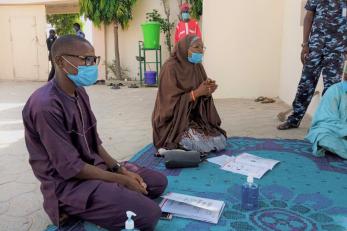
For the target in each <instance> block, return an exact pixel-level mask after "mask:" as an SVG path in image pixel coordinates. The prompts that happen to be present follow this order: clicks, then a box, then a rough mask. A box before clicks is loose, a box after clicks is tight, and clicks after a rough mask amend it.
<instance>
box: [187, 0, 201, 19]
mask: <svg viewBox="0 0 347 231" xmlns="http://www.w3.org/2000/svg"><path fill="white" fill-rule="evenodd" d="M202 1H203V0H189V4H190V5H191V9H190V12H191V14H192V16H193V17H194V18H196V19H198V20H200V17H201V15H202V10H203V9H202V8H203V3H202Z"/></svg>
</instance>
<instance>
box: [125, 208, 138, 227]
mask: <svg viewBox="0 0 347 231" xmlns="http://www.w3.org/2000/svg"><path fill="white" fill-rule="evenodd" d="M132 216H136V214H135V213H134V212H132V211H127V217H128V220H127V221H126V222H125V229H126V230H128V229H130V230H133V229H134V227H135V225H134V221H133V220H132V219H131V217H132Z"/></svg>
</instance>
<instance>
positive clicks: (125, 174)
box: [120, 168, 147, 189]
mask: <svg viewBox="0 0 347 231" xmlns="http://www.w3.org/2000/svg"><path fill="white" fill-rule="evenodd" d="M120 173H121V174H122V175H124V176H128V177H131V178H133V179H134V180H136V181H137V182H138V183H139V184H140V185H142V187H143V188H144V189H146V188H147V184H146V183H145V181H144V180H143V179H142V177H141V176H140V175H139V174H137V173H134V172H131V171H128V170H126V169H125V168H122V171H121V172H120Z"/></svg>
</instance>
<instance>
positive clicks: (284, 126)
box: [277, 121, 299, 130]
mask: <svg viewBox="0 0 347 231" xmlns="http://www.w3.org/2000/svg"><path fill="white" fill-rule="evenodd" d="M298 127H299V125H296V124H291V123H289V122H288V121H287V122H284V123H283V124H280V125H278V126H277V129H278V130H288V129H292V128H298Z"/></svg>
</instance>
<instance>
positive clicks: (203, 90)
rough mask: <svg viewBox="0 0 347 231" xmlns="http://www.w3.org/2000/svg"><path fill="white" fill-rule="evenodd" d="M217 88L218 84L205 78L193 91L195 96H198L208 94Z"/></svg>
mask: <svg viewBox="0 0 347 231" xmlns="http://www.w3.org/2000/svg"><path fill="white" fill-rule="evenodd" d="M217 88H218V85H216V82H215V81H214V80H211V79H207V80H206V81H204V82H202V83H201V84H200V86H199V87H198V88H197V89H196V90H195V91H194V94H195V97H196V98H198V97H200V96H210V95H211V94H212V93H214V92H215V91H216V89H217Z"/></svg>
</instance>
